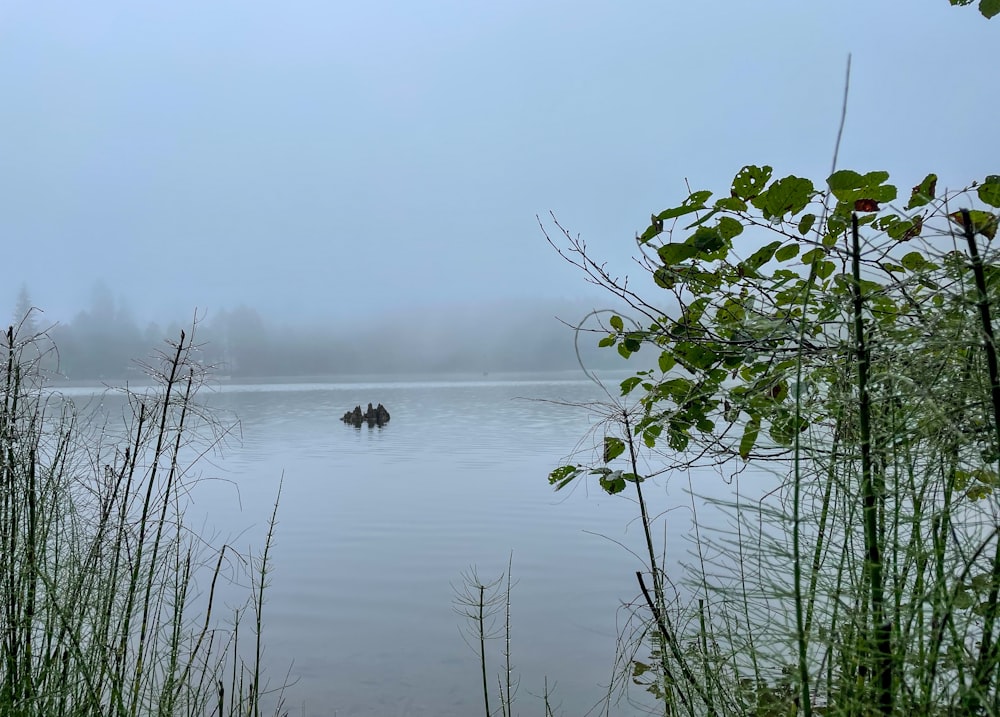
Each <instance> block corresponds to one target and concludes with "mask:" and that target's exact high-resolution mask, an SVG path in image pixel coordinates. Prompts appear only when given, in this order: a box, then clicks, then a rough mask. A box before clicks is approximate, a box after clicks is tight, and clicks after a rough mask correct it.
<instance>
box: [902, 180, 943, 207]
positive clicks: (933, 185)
mask: <svg viewBox="0 0 1000 717" xmlns="http://www.w3.org/2000/svg"><path fill="white" fill-rule="evenodd" d="M936 189H937V175H936V174H928V175H927V176H926V177H924V181H922V182H921V183H920V184H918V185H917V186H915V187H914V188H913V190H912V191H911V192H910V201H909V203H908V204H907V205H906V208H907V209H913V208H915V207H922V206H924V205H925V204H927V203H929V202H931V201H932V200H933V199H934V192H935V191H936Z"/></svg>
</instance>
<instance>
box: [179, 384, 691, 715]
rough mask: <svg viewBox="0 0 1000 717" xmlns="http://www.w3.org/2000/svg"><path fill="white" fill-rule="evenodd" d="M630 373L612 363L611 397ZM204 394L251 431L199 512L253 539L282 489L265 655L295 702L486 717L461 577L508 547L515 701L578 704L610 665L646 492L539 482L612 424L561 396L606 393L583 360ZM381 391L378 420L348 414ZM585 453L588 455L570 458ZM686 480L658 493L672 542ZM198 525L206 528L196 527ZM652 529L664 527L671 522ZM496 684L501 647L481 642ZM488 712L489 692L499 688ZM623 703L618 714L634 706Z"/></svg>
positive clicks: (204, 469)
mask: <svg viewBox="0 0 1000 717" xmlns="http://www.w3.org/2000/svg"><path fill="white" fill-rule="evenodd" d="M624 375H626V374H611V375H609V376H608V377H607V383H608V385H609V386H610V387H611V390H612V391H613V392H614V391H615V388H614V387H616V386H617V383H618V382H619V381H620V380H621V378H622V377H624ZM201 398H202V400H204V401H205V402H206V403H208V404H209V405H210V406H212V407H214V408H217V409H220V410H221V411H223V412H226V413H230V414H234V415H235V416H238V417H239V419H240V423H241V430H242V440H241V441H237V442H232V443H231V445H230V446H229V448H228V449H227V450H225V451H224V454H223V455H222V456H221V457H213V458H211V460H210V462H208V463H204V464H202V465H201V471H200V472H201V474H202V475H203V476H205V477H217V478H222V479H223V480H221V481H205V482H202V483H199V484H198V485H197V486H196V487H195V489H194V492H193V504H192V508H191V510H190V511H189V517H192V518H193V519H194V520H196V521H197V522H198V525H196V526H195V527H199V526H203V528H202V532H203V534H205V535H207V536H209V537H211V536H213V535H214V536H216V537H215V538H214V539H213V543H214V544H216V545H218V544H219V543H220V542H222V541H226V542H231V543H233V544H235V545H236V546H237V547H240V548H242V549H244V550H247V549H250V548H253V549H254V551H255V552H259V550H260V548H261V547H262V545H263V542H264V535H265V531H266V523H267V518H268V517H269V516H270V512H271V508H272V506H273V503H274V500H275V497H276V495H277V492H278V487H279V484H281V485H282V488H281V499H280V505H279V507H278V525H277V530H276V535H275V543H274V547H273V550H272V556H271V557H272V570H271V573H270V586H269V589H268V591H267V593H266V604H265V607H264V623H265V635H264V643H265V645H266V653H265V660H266V664H267V666H268V669H269V674H270V678H271V681H272V684H273V683H280V682H282V681H283V679H284V676H285V673H286V671H289V675H290V679H291V680H293V681H295V684H294V685H293V686H292V687H290V688H289V689H288V690H287V691H286V694H285V706H286V708H287V709H288V711H289V714H290V715H293V716H294V715H309V716H319V715H338V716H341V717H353V716H355V715H357V716H361V715H371V716H378V717H385V716H390V715H396V716H402V715H435V716H438V717H449V716H451V715H454V716H459V715H461V716H462V717H465V716H466V715H471V714H479V713H481V711H482V697H481V683H480V679H481V678H480V675H479V663H478V660H477V657H476V654H475V653H474V652H473V650H472V649H470V647H469V646H468V645H467V644H466V643H465V641H464V640H463V637H462V633H461V631H460V629H462V628H466V627H467V625H466V623H465V621H464V620H463V619H462V618H461V617H460V616H459V615H457V614H456V612H455V609H454V599H455V587H461V585H462V577H461V574H462V572H463V571H468V569H469V568H470V566H476V568H477V570H478V573H479V575H480V577H482V578H484V579H485V580H490V579H493V578H495V577H496V576H498V575H500V574H501V573H502V572H503V571H504V570H505V569H506V567H507V561H508V558H509V557H510V556H511V554H512V555H513V577H514V581H515V585H514V588H513V591H512V596H511V597H512V635H511V638H512V650H513V665H514V672H515V674H516V675H518V676H519V681H520V682H519V690H518V694H517V699H516V705H515V711H516V712H517V713H519V714H522V715H531V714H537V715H542V714H544V712H543V706H542V702H541V694H542V691H543V688H544V680H545V678H546V677H547V678H548V684H549V687H550V689H551V690H552V692H553V698H552V703H553V705H554V706H555V707H556V708H557V709H556V714H565V715H582V714H585V713H587V712H588V710H590V709H591V708H592V707H593V706H594V705H595V704H597V703H598V702H599V701H600V700H601V698H602V695H603V694H604V693H605V689H606V686H607V685H608V683H609V682H610V680H611V678H612V671H613V669H614V658H615V650H616V644H617V642H618V633H619V627H620V625H621V624H623V623H624V621H625V619H626V617H627V615H626V613H625V612H624V611H623V610H622V609H621V606H622V604H623V603H626V602H633V601H634V600H635V599H636V597H637V595H638V589H637V586H636V583H635V575H634V573H635V570H637V569H640V567H641V565H640V563H639V561H638V559H637V558H636V557H635V556H633V555H631V554H630V553H629V550H634V551H636V552H640V551H642V550H644V548H643V546H644V542H643V538H642V533H641V526H640V525H639V523H638V521H637V520H636V517H637V514H638V509H637V506H636V504H635V503H634V502H633V501H632V500H631V499H630V498H626V497H624V496H616V497H610V496H607V495H605V494H604V493H603V492H602V491H600V490H599V489H598V488H597V486H596V478H594V479H592V480H593V481H595V482H592V483H590V484H589V485H588V484H587V483H586V482H581V483H580V485H578V486H577V487H576V488H575V489H573V490H570V489H567V490H565V491H563V492H560V493H555V492H553V490H552V488H551V487H550V486H549V485H548V482H547V475H548V473H549V471H550V470H552V469H553V468H554V467H556V466H558V465H561V464H562V463H564V462H566V461H567V459H569V460H573V459H576V460H580V461H587V460H590V459H591V458H592V457H593V452H592V449H593V447H594V446H595V445H599V443H600V441H601V439H602V437H603V428H602V427H600V426H599V425H597V419H595V417H594V416H593V415H592V414H590V413H588V412H587V411H586V410H584V409H582V408H576V407H572V406H566V405H561V404H560V402H564V403H565V402H569V403H579V402H586V401H596V400H601V399H602V398H605V399H606V396H604V395H603V394H602V392H601V391H600V389H599V388H598V387H597V386H595V385H594V384H593V383H592V382H590V381H589V380H587V379H586V378H585V377H584V376H583V374H582V373H578V374H566V375H557V376H554V375H547V376H503V377H493V376H487V377H475V378H468V379H461V380H386V379H379V380H371V381H360V380H359V381H353V382H343V383H260V384H254V385H233V384H228V383H222V384H221V385H220V384H216V385H214V386H212V387H211V388H207V389H205V390H204V392H203V393H202V394H201ZM368 402H373V403H378V402H381V403H383V404H384V405H385V406H386V408H388V410H389V412H390V413H391V414H392V419H391V421H390V423H389V424H388V425H387V426H385V427H383V428H381V429H380V428H371V429H370V428H368V427H367V426H364V427H362V428H361V429H357V428H354V427H353V426H350V425H346V424H344V423H342V422H341V420H340V419H341V416H342V415H343V414H344V412H345V411H347V410H349V409H351V408H353V407H354V406H355V405H357V404H361V405H362V406H363V407H364V406H365V405H366V404H367V403H368ZM581 449H582V450H583V453H581V454H579V455H576V454H575V452H576V451H579V450H581ZM686 488H687V483H686V482H684V483H683V484H682V483H678V484H676V485H674V484H671V483H669V482H667V483H661V484H659V485H658V486H656V487H655V488H653V490H654V491H655V493H654V494H653V495H652V498H653V500H655V501H656V504H657V506H658V508H659V509H661V510H662V509H664V508H666V507H670V506H681V508H682V509H681V510H679V511H678V512H677V514H676V517H671V518H670V519H669V523H670V527H669V528H668V530H667V540H668V542H670V541H673V545H674V549H675V550H678V551H684V550H686V546H682V545H680V543H679V542H678V540H677V539H679V538H681V536H682V535H683V534H685V533H687V532H689V530H690V514H689V511H686V510H684V509H683V507H684V506H685V505H690V500H689V498H688V497H687V496H686V495H685V489H686ZM202 521H204V522H203V523H202ZM660 530H661V532H660V539H661V540H662V539H663V533H662V527H661V529H660ZM487 649H488V651H489V659H490V664H489V672H490V679H491V681H492V683H493V687H494V689H495V687H496V680H497V675H498V674H499V673H500V671H501V667H502V665H501V649H502V641H500V640H495V641H493V642H492V643H491V644H489V645H488V648H487ZM492 700H493V706H494V707H495V706H496V705H497V702H496V697H495V695H494V696H493V698H492ZM639 713H640V712H639V710H638V709H637V708H635V707H632V706H630V705H629V704H628V703H627V702H623V703H621V704H620V705H618V706H617V707H613V708H612V710H611V714H621V715H631V714H639Z"/></svg>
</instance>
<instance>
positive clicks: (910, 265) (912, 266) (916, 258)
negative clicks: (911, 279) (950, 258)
mask: <svg viewBox="0 0 1000 717" xmlns="http://www.w3.org/2000/svg"><path fill="white" fill-rule="evenodd" d="M899 263H900V264H902V265H903V267H904V268H906V269H907V270H908V271H922V270H923V269H926V268H932V269H936V268H937V265H936V264H934V263H933V262H929V261H927V259H926V258H925V257H924V255H923V254H921V253H920V252H919V251H911V252H910V253H909V254H906V255H904V256H903V258H902V259H900V260H899Z"/></svg>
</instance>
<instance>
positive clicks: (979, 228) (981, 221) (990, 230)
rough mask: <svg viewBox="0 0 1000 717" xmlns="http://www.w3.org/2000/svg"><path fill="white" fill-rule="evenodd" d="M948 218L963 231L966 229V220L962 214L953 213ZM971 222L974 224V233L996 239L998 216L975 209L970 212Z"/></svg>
mask: <svg viewBox="0 0 1000 717" xmlns="http://www.w3.org/2000/svg"><path fill="white" fill-rule="evenodd" d="M948 218H949V219H950V220H951V221H953V222H954V223H955V224H958V225H959V226H960V227H962V228H963V229H964V228H965V218H964V217H963V216H962V212H953V213H952V214H949V215H948ZM969 220H970V221H971V222H972V231H973V232H974V233H976V234H982V235H983V236H984V237H986V238H987V239H994V238H996V235H997V215H995V214H990V213H989V212H983V211H979V210H978V209H973V210H971V211H970V212H969Z"/></svg>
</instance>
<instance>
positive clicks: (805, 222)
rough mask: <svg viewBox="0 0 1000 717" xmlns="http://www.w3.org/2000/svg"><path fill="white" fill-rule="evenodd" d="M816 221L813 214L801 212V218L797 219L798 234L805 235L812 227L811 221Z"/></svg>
mask: <svg viewBox="0 0 1000 717" xmlns="http://www.w3.org/2000/svg"><path fill="white" fill-rule="evenodd" d="M815 221H816V215H815V214H803V215H802V218H801V219H800V220H799V234H801V235H802V236H805V235H806V234H808V233H809V230H810V229H812V225H813V222H815Z"/></svg>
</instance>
